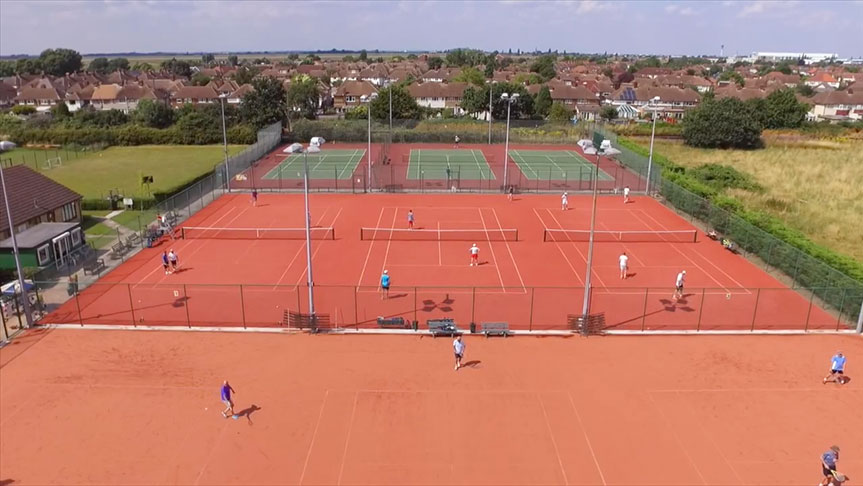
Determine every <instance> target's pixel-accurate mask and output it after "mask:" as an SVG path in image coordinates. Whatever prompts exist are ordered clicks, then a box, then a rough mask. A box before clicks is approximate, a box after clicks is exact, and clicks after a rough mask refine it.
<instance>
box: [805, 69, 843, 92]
mask: <svg viewBox="0 0 863 486" xmlns="http://www.w3.org/2000/svg"><path fill="white" fill-rule="evenodd" d="M804 83H805V84H806V86H811V87H813V88H815V87H817V86H818V85H825V86H829V87H831V88H833V89H838V88H839V80H838V79H836V78H835V77H834V76H833V75H832V74H830V73H826V72H823V71H822V72H817V73H815V74H813V75H812V76H810V77H809V78H808V79H806V81H804Z"/></svg>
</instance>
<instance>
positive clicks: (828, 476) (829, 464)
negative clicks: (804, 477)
mask: <svg viewBox="0 0 863 486" xmlns="http://www.w3.org/2000/svg"><path fill="white" fill-rule="evenodd" d="M838 460H839V446H831V447H830V450H829V451H827V452H825V453H824V454H821V474H822V475H823V476H824V479H822V480H821V482H820V483H818V486H829V485H830V484H833V482H834V481H833V479H834V478H835V477H836V461H838Z"/></svg>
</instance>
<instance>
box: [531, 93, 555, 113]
mask: <svg viewBox="0 0 863 486" xmlns="http://www.w3.org/2000/svg"><path fill="white" fill-rule="evenodd" d="M551 105H552V100H551V90H550V89H548V86H543V87H542V88H540V90H539V93H537V94H536V101H534V103H533V111H534V113H535V114H536V115H538V116H541V117H543V118H545V117H547V116H548V115H549V110H551Z"/></svg>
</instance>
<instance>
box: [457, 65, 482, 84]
mask: <svg viewBox="0 0 863 486" xmlns="http://www.w3.org/2000/svg"><path fill="white" fill-rule="evenodd" d="M452 80H453V81H457V82H461V83H470V84H474V85H476V86H482V85H484V84H485V76H483V73H481V72H480V71H479V69H477V68H475V67H470V66H468V67H465V68H462V70H461V72H460V73H459V74H458V75H457V76H455V77H454V78H452Z"/></svg>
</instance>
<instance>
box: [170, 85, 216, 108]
mask: <svg viewBox="0 0 863 486" xmlns="http://www.w3.org/2000/svg"><path fill="white" fill-rule="evenodd" d="M171 100H172V102H173V105H174V107H179V106H183V105H184V104H186V103H190V104H193V105H201V104H208V103H216V102H218V101H219V93H217V92H216V90H215V89H213V88H212V87H211V86H183V87H182V88H180V89H179V90H177V92H176V93H174V94H173V95H172V96H171Z"/></svg>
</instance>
